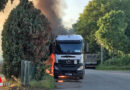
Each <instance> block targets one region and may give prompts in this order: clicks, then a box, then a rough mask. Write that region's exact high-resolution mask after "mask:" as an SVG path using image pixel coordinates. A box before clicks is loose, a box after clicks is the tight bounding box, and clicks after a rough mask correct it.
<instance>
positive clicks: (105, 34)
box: [95, 10, 129, 54]
mask: <svg viewBox="0 0 130 90" xmlns="http://www.w3.org/2000/svg"><path fill="white" fill-rule="evenodd" d="M125 18H126V17H125V13H124V12H123V11H121V10H119V11H115V10H112V11H111V12H109V13H107V14H106V15H105V16H104V17H102V18H100V19H99V21H98V26H99V30H98V31H97V32H96V34H95V36H96V39H97V42H98V43H99V44H100V45H102V46H103V47H104V48H106V49H107V50H109V51H110V52H113V53H116V54H118V53H126V51H127V49H128V42H129V40H128V37H127V36H126V35H125V29H126V28H127V22H126V21H125Z"/></svg>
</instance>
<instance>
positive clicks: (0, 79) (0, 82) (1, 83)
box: [0, 77, 3, 87]
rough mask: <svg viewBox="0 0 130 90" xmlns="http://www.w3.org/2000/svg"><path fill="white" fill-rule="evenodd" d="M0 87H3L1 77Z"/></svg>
mask: <svg viewBox="0 0 130 90" xmlns="http://www.w3.org/2000/svg"><path fill="white" fill-rule="evenodd" d="M0 87H3V82H2V78H1V77H0Z"/></svg>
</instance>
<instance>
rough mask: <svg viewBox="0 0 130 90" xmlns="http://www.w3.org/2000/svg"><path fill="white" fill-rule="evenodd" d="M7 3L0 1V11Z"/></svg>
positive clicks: (3, 0) (6, 0)
mask: <svg viewBox="0 0 130 90" xmlns="http://www.w3.org/2000/svg"><path fill="white" fill-rule="evenodd" d="M7 2H8V0H0V11H1V10H3V9H4V8H5V5H6V3H7Z"/></svg>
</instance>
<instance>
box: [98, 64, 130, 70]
mask: <svg viewBox="0 0 130 90" xmlns="http://www.w3.org/2000/svg"><path fill="white" fill-rule="evenodd" d="M96 69H97V70H130V65H127V66H111V65H110V66H104V65H99V66H97V67H96Z"/></svg>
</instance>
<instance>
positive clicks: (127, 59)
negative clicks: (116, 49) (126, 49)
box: [103, 55, 130, 66]
mask: <svg viewBox="0 0 130 90" xmlns="http://www.w3.org/2000/svg"><path fill="white" fill-rule="evenodd" d="M103 64H104V65H106V66H109V65H116V66H123V65H129V64H130V56H129V55H128V56H126V55H124V56H117V57H114V58H112V59H109V60H107V61H105V62H104V63H103Z"/></svg>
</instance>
